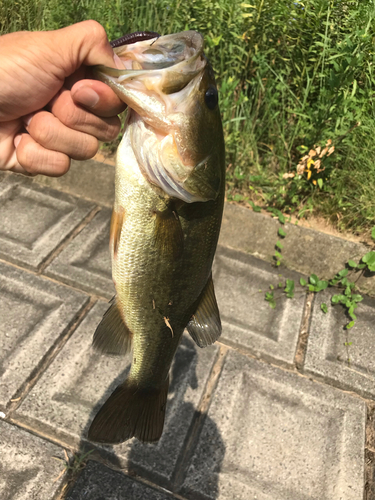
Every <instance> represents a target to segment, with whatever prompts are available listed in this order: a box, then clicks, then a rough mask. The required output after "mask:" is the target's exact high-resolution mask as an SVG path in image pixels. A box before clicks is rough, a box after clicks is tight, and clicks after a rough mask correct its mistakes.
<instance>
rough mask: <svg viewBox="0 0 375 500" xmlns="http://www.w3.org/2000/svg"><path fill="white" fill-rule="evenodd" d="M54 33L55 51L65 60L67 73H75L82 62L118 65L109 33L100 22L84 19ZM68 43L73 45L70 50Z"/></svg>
mask: <svg viewBox="0 0 375 500" xmlns="http://www.w3.org/2000/svg"><path fill="white" fill-rule="evenodd" d="M53 33H54V42H55V44H56V45H55V52H56V53H58V55H59V58H58V59H61V61H63V65H64V70H65V71H66V75H70V74H72V73H74V71H75V70H76V69H77V68H79V67H80V66H81V65H82V64H85V65H86V66H94V65H96V64H104V65H105V66H110V67H112V68H115V67H116V65H115V63H114V61H113V55H114V54H113V50H112V47H111V45H110V43H109V41H108V38H107V34H106V32H105V29H104V28H103V26H101V24H99V23H98V22H96V21H93V20H90V21H83V22H81V23H77V24H73V25H72V26H68V27H67V28H62V29H60V30H57V31H55V32H53ZM67 43H69V44H70V45H71V49H70V50H67Z"/></svg>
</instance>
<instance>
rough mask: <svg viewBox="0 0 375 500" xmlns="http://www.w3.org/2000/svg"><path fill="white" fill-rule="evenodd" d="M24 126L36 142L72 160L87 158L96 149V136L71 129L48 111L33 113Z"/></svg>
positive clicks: (93, 153)
mask: <svg viewBox="0 0 375 500" xmlns="http://www.w3.org/2000/svg"><path fill="white" fill-rule="evenodd" d="M25 126H26V130H27V131H28V133H29V134H30V136H31V137H32V138H33V139H34V140H35V141H36V142H37V143H38V144H40V145H41V146H43V147H44V148H46V149H50V150H52V151H57V152H60V153H64V154H65V155H67V156H69V157H70V158H73V159H74V160H88V159H89V158H92V157H93V156H94V155H95V153H96V152H97V150H98V140H97V139H96V137H94V136H92V135H90V134H86V133H84V132H79V131H77V130H72V129H71V128H69V127H67V126H66V125H64V124H63V123H61V121H60V120H59V119H58V118H56V117H55V116H53V114H52V113H49V112H48V111H39V112H37V113H35V114H34V115H33V116H32V117H31V120H30V121H29V123H25Z"/></svg>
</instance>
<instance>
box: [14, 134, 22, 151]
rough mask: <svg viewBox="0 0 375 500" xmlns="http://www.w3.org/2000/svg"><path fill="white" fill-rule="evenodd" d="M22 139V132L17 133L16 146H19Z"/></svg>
mask: <svg viewBox="0 0 375 500" xmlns="http://www.w3.org/2000/svg"><path fill="white" fill-rule="evenodd" d="M21 139H22V134H18V135H16V137H15V138H14V139H13V144H14V147H15V148H17V146H18V144H19V143H20V142H21Z"/></svg>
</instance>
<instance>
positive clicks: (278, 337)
mask: <svg viewBox="0 0 375 500" xmlns="http://www.w3.org/2000/svg"><path fill="white" fill-rule="evenodd" d="M279 273H280V271H279V270H278V269H275V268H274V267H272V266H271V265H270V264H267V263H265V262H263V261H261V260H259V259H256V258H255V257H252V256H251V255H246V254H244V253H243V252H236V251H234V250H229V249H226V248H223V247H219V249H218V251H217V253H216V258H215V264H214V272H213V279H214V284H215V292H216V297H217V301H218V304H219V310H220V316H221V319H222V323H223V333H222V337H221V338H222V339H223V340H228V341H229V342H230V343H231V344H232V345H235V346H236V345H242V346H244V347H247V348H249V349H250V350H251V351H252V352H253V353H255V354H257V355H258V356H263V357H266V358H267V357H269V358H274V359H277V360H279V361H281V362H283V363H284V364H288V365H292V364H293V361H294V355H295V351H296V345H297V341H298V334H299V330H300V326H301V321H302V314H303V305H304V301H305V297H304V295H299V296H296V297H295V298H294V299H293V300H290V299H287V298H286V296H285V294H284V295H281V294H280V298H278V299H277V301H276V308H275V309H271V307H270V305H269V304H268V303H267V302H266V301H265V300H264V296H265V292H266V291H269V290H270V288H269V286H270V285H274V286H275V288H276V289H277V284H278V282H279V281H280V278H279V276H278V274H279ZM283 277H284V278H291V279H294V280H295V281H296V282H298V280H299V276H298V275H297V274H296V273H292V272H290V271H286V270H283ZM259 290H262V292H261V293H260V292H259Z"/></svg>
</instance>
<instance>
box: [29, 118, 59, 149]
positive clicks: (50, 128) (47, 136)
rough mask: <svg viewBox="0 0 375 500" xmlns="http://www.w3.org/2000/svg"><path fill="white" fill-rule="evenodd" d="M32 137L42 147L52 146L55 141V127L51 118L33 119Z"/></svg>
mask: <svg viewBox="0 0 375 500" xmlns="http://www.w3.org/2000/svg"><path fill="white" fill-rule="evenodd" d="M33 122H34V123H32V127H31V130H30V135H31V136H32V137H33V138H34V140H35V141H37V142H38V143H39V144H41V145H42V146H47V145H50V144H52V143H53V142H54V139H55V127H54V123H53V121H51V119H50V117H47V116H43V117H38V116H35V117H34V118H33Z"/></svg>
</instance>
